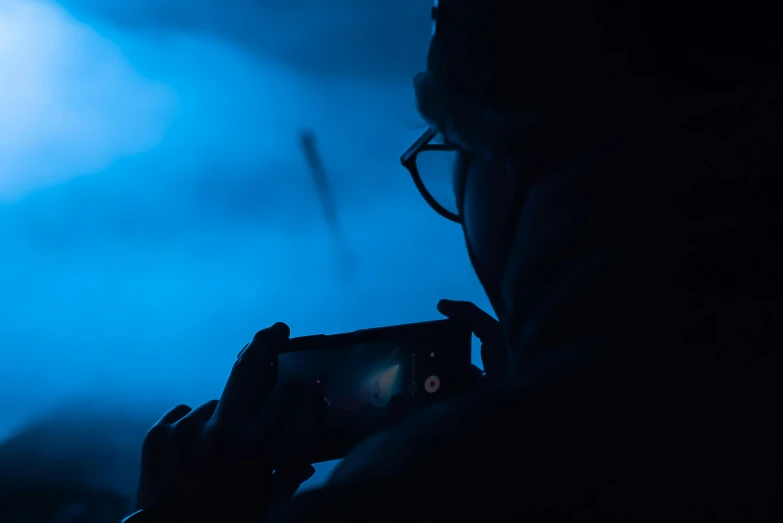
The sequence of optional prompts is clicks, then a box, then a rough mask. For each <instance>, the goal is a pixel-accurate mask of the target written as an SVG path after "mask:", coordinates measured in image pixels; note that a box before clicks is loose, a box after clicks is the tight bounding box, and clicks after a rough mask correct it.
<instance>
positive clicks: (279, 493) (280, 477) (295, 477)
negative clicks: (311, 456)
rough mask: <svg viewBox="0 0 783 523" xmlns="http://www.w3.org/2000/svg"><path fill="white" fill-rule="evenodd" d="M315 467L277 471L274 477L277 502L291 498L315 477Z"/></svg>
mask: <svg viewBox="0 0 783 523" xmlns="http://www.w3.org/2000/svg"><path fill="white" fill-rule="evenodd" d="M313 474H315V467H313V466H312V465H300V466H285V467H281V468H279V469H277V470H276V471H275V473H274V475H273V478H274V482H273V483H274V490H275V497H276V498H277V499H276V501H281V500H284V499H287V498H290V497H291V496H293V495H294V494H296V491H297V490H299V487H300V486H302V483H304V482H305V481H307V480H308V479H310V478H312V477H313Z"/></svg>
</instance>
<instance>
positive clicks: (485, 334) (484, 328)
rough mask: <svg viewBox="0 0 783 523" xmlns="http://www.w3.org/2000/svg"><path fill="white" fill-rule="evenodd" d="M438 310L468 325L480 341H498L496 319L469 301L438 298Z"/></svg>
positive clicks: (498, 331)
mask: <svg viewBox="0 0 783 523" xmlns="http://www.w3.org/2000/svg"><path fill="white" fill-rule="evenodd" d="M438 312H440V313H441V314H443V315H444V316H446V317H447V318H449V319H450V320H454V321H456V322H459V323H461V324H463V325H465V326H466V327H468V328H469V329H470V330H471V331H473V334H475V335H476V337H477V338H478V339H479V340H481V342H482V343H499V342H500V339H501V332H500V324H499V323H498V321H497V320H496V319H495V318H493V317H492V316H490V315H489V314H487V313H486V312H484V311H483V310H481V309H480V308H479V307H478V306H477V305H476V304H475V303H472V302H469V301H454V300H440V301H439V302H438Z"/></svg>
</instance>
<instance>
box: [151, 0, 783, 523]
mask: <svg viewBox="0 0 783 523" xmlns="http://www.w3.org/2000/svg"><path fill="white" fill-rule="evenodd" d="M773 9H774V5H773V4H772V3H769V6H767V3H763V2H760V1H756V0H746V1H745V2H742V3H731V2H729V3H720V2H705V1H687V0H679V1H677V2H674V1H671V0H658V1H655V2H652V1H642V0H637V1H628V2H606V1H600V0H593V1H589V0H585V1H576V0H571V1H565V2H553V1H543V0H538V1H526V0H520V1H519V2H514V3H511V2H503V3H501V2H498V1H497V0H494V1H493V0H483V1H481V0H442V1H441V5H440V6H439V7H438V11H437V28H436V31H435V33H434V37H433V40H432V43H431V47H430V51H429V55H428V60H427V70H426V71H425V72H424V73H422V74H420V75H419V76H417V78H416V82H415V84H416V94H417V98H418V104H419V110H420V113H421V114H422V116H423V117H424V119H425V120H426V121H427V122H428V123H429V124H430V125H431V128H430V130H428V131H427V132H426V133H425V134H424V135H423V136H422V138H421V139H420V140H418V141H417V142H416V144H414V146H413V147H412V148H411V149H410V150H409V151H407V152H406V154H405V155H404V156H403V163H404V164H405V166H406V167H407V168H408V169H409V170H410V171H411V172H412V173H413V175H414V181H415V182H416V183H417V186H418V187H419V189H420V190H421V191H422V193H423V195H424V197H425V199H427V201H428V202H429V203H430V204H431V205H432V206H433V207H434V208H435V210H436V211H438V212H439V213H441V214H442V215H444V216H445V217H447V218H449V219H452V220H454V221H455V222H457V223H459V226H461V227H462V229H463V231H464V233H465V239H466V245H467V250H468V254H469V256H470V258H471V261H472V263H473V266H474V268H475V271H476V274H477V276H478V278H479V279H480V281H481V283H482V285H483V286H484V288H485V290H486V292H487V295H488V296H489V299H490V301H491V304H492V306H493V308H494V311H495V313H496V315H497V318H498V319H499V325H494V324H493V323H492V322H491V320H488V319H487V317H486V316H482V315H481V314H480V313H478V312H477V311H476V310H474V309H473V308H471V306H470V305H469V304H464V303H458V302H457V303H455V302H446V303H442V304H441V309H442V311H443V312H445V313H446V314H447V315H452V316H458V317H461V318H463V319H465V320H466V321H473V322H474V324H475V325H476V327H475V328H476V329H477V330H479V331H481V332H482V334H481V336H482V337H484V338H486V340H487V341H489V342H491V343H488V350H487V351H486V354H485V355H484V356H485V365H486V366H487V368H488V377H487V378H486V379H492V380H494V385H493V386H491V387H482V388H481V389H480V390H481V392H476V393H475V394H473V395H472V396H471V397H470V398H469V399H464V400H461V401H459V402H451V403H444V404H440V405H437V406H435V407H432V408H430V409H427V410H425V411H422V412H420V413H417V414H414V415H412V416H411V417H409V418H407V419H406V420H405V421H403V422H402V423H401V424H400V425H398V426H396V427H395V428H393V429H391V430H388V431H386V432H383V433H380V434H377V435H376V436H374V437H372V438H370V439H369V440H367V441H365V442H364V443H362V444H361V445H359V447H358V448H356V449H354V450H353V452H352V453H351V454H350V455H349V456H348V457H347V458H346V459H345V461H344V462H343V463H342V464H341V465H340V466H339V468H338V469H337V470H336V472H335V473H334V475H333V477H332V478H331V480H330V481H329V483H328V484H327V485H326V486H325V487H324V488H321V489H318V490H314V491H311V492H306V493H303V494H301V495H299V496H296V497H294V498H293V499H292V500H291V501H289V502H286V503H282V504H281V503H280V501H281V500H282V499H283V498H285V497H287V496H289V495H290V494H291V493H292V492H293V491H294V490H295V488H296V485H298V481H300V480H301V479H303V478H304V477H306V475H307V474H306V473H307V470H308V469H307V464H306V463H297V462H296V459H295V457H296V453H295V452H294V453H290V452H289V453H288V454H285V455H286V456H287V457H288V458H289V461H288V462H286V463H289V465H288V466H287V467H286V466H281V467H279V469H280V472H279V473H276V474H274V475H273V474H271V471H270V467H269V466H268V465H266V464H267V463H268V462H269V458H270V453H279V452H281V450H280V449H279V448H278V447H277V446H276V445H277V442H278V441H280V439H281V438H280V436H279V434H280V431H287V430H291V429H289V427H290V426H291V425H290V422H288V421H286V419H287V418H288V416H294V415H296V416H299V417H301V416H303V414H301V413H302V412H307V409H304V410H303V411H301V410H300V411H294V410H293V409H291V406H292V405H295V404H296V403H297V401H298V402H300V403H301V405H305V406H307V405H311V403H308V401H309V400H308V399H307V398H309V397H310V394H311V391H309V390H308V389H307V388H306V387H304V386H295V385H294V386H291V388H289V389H288V390H289V392H288V393H281V394H278V395H276V396H275V397H271V398H268V399H267V398H266V396H267V395H268V393H269V390H271V386H272V385H271V383H272V381H264V380H273V370H269V369H274V365H272V366H271V367H270V363H271V362H272V361H273V359H274V353H275V347H277V346H279V344H280V343H282V342H283V341H284V340H285V339H286V337H287V335H288V329H287V328H286V327H284V326H280V325H278V326H276V327H273V328H272V329H268V330H266V331H261V332H260V333H259V334H257V335H256V338H255V339H254V342H253V343H252V344H251V345H250V347H249V348H248V349H247V350H246V352H245V353H244V355H243V356H242V357H240V358H239V360H238V362H237V365H236V366H235V369H234V371H233V372H232V375H231V378H230V380H229V382H228V384H227V387H226V391H225V392H224V394H223V397H221V399H220V401H219V402H218V403H216V404H207V405H206V406H202V407H200V408H199V409H196V410H194V411H190V412H189V413H188V411H189V409H187V408H184V407H179V408H176V409H174V410H173V411H171V412H170V413H168V414H167V415H166V416H164V418H163V419H162V420H161V422H160V423H159V424H158V425H157V426H156V427H154V428H153V429H152V431H151V432H150V435H149V437H148V439H147V442H146V444H145V449H144V453H145V459H144V463H145V464H144V465H143V471H142V481H141V485H140V508H142V509H147V510H144V511H142V513H140V515H139V516H138V517H140V518H143V517H145V515H146V517H148V518H149V520H150V521H153V520H155V521H157V520H167V518H168V520H172V521H173V520H177V519H188V518H190V519H193V520H198V518H199V517H208V516H211V517H212V518H213V520H215V521H259V520H265V519H266V520H268V521H276V522H300V521H340V522H343V523H344V522H349V521H350V522H353V521H355V522H365V521H374V522H378V521H403V522H411V521H422V522H424V521H426V522H428V523H429V522H433V521H446V522H455V521H460V522H461V521H464V522H478V521H488V522H489V521H565V520H569V521H572V520H580V521H588V520H589V521H593V520H602V521H605V520H618V521H620V520H622V521H632V520H650V521H673V520H678V521H679V520H703V521H708V520H709V521H712V520H748V521H750V520H752V521H772V520H777V521H780V520H781V519H780V517H781V512H780V503H781V501H780V499H781V483H782V480H781V459H780V458H781V456H780V453H781V450H780V441H783V438H782V437H781V428H780V425H781V424H780V422H779V417H780V404H779V401H780V398H781V397H783V395H781V391H780V385H779V383H780V381H781V380H780V376H781V365H780V332H781V329H780V318H781V312H782V311H781V285H780V283H781V276H780V270H781V267H783V263H782V262H783V260H782V258H783V257H782V256H781V191H780V186H779V185H780V184H779V180H780V176H781V173H783V160H782V159H781V158H782V157H783V155H781V150H783V148H781V145H783V131H782V130H781V125H783V124H781V122H783V110H782V108H781V85H783V82H782V80H783V74H781V73H782V72H783V69H782V68H781V52H783V42H781V38H780V36H779V33H780V31H779V27H778V25H779V18H778V17H777V16H776V15H775V11H774V10H773ZM423 150H431V151H433V152H442V153H443V154H448V151H449V150H456V151H457V162H456V166H455V173H454V174H455V175H454V191H453V194H454V198H453V199H450V198H442V197H441V198H439V197H438V196H437V195H435V193H434V191H432V190H431V187H430V186H428V185H427V180H428V178H427V176H426V173H422V172H419V171H418V168H417V165H418V164H417V163H416V157H417V154H418V153H419V152H421V151H423ZM455 226H458V225H455ZM491 347H496V348H497V347H500V348H501V350H500V351H498V352H493V351H491V350H489V348H491ZM302 398H304V399H302ZM264 401H266V402H265V403H264ZM215 408H216V410H215ZM286 409H289V410H286ZM183 416H184V417H183ZM302 426H304V425H302ZM291 433H292V434H294V433H296V434H302V432H301V431H300V432H295V431H294V432H291ZM288 441H289V440H288V439H286V442H288ZM250 458H252V459H250ZM275 459H277V460H278V462H279V463H283V462H284V461H281V459H282V458H280V457H279V456H278V455H277V454H275ZM273 508H274V513H270V510H272V509H273ZM156 518H157V519H156Z"/></svg>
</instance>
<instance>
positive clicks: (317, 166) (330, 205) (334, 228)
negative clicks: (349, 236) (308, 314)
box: [299, 129, 355, 277]
mask: <svg viewBox="0 0 783 523" xmlns="http://www.w3.org/2000/svg"><path fill="white" fill-rule="evenodd" d="M299 141H300V145H301V147H302V151H303V152H304V155H305V159H306V160H307V166H308V168H309V170H310V176H311V178H312V180H313V184H314V185H315V189H316V192H317V193H318V198H319V200H320V201H321V207H322V208H323V212H324V217H325V219H326V225H327V227H329V231H330V233H331V234H332V238H333V239H334V244H335V248H336V251H337V255H338V257H339V266H340V267H339V270H340V272H341V273H342V274H343V275H344V277H350V275H351V274H352V272H353V269H354V268H355V267H354V266H355V260H354V257H353V255H352V254H351V251H350V249H349V248H348V244H347V242H346V240H345V236H344V235H343V230H342V226H341V223H340V216H339V212H338V211H337V202H336V200H335V198H334V191H333V190H332V184H331V182H330V180H329V176H328V175H327V174H326V169H325V168H324V163H323V161H322V159H321V155H320V153H319V152H318V146H317V144H316V141H315V133H313V131H311V130H309V129H306V130H304V131H302V133H301V134H300V135H299Z"/></svg>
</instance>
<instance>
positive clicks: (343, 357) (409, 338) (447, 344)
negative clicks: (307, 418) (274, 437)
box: [278, 322, 471, 460]
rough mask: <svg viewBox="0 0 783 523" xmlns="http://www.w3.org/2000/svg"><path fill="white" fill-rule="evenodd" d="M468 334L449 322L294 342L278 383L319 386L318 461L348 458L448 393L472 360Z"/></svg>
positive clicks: (282, 360)
mask: <svg viewBox="0 0 783 523" xmlns="http://www.w3.org/2000/svg"><path fill="white" fill-rule="evenodd" d="M470 340H471V338H470V333H469V332H468V331H464V332H462V331H459V332H458V331H454V330H453V329H450V325H449V324H447V323H445V322H430V323H426V324H412V325H410V326H399V327H387V328H383V329H373V330H369V331H358V332H357V333H350V334H341V335H334V336H312V337H306V338H298V339H293V340H291V342H292V345H293V346H294V347H293V348H292V350H289V351H286V352H282V353H280V355H279V357H278V381H279V383H283V382H285V381H286V380H287V379H289V378H292V377H297V378H300V379H304V380H308V381H311V382H313V383H316V384H318V385H320V390H321V391H322V392H323V394H324V403H325V405H326V416H325V426H326V429H325V432H324V435H323V440H324V441H323V445H324V449H321V450H320V451H319V456H318V459H319V460H326V459H335V458H339V457H342V455H344V453H345V452H347V450H349V448H350V447H351V446H352V445H353V444H355V443H356V442H358V440H360V439H362V438H364V437H366V436H367V435H369V434H371V433H373V432H375V431H377V430H380V429H383V428H384V427H386V426H388V425H390V424H391V423H394V422H395V421H398V420H399V419H401V418H402V417H404V415H405V414H407V413H409V412H410V411H412V410H413V409H416V408H418V407H421V406H424V405H426V404H428V403H431V402H432V401H434V400H438V399H440V398H442V397H448V395H449V394H450V393H451V392H452V391H457V389H458V388H459V386H460V383H459V379H457V376H458V375H459V372H458V370H459V369H464V368H465V366H466V365H469V364H470Z"/></svg>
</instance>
